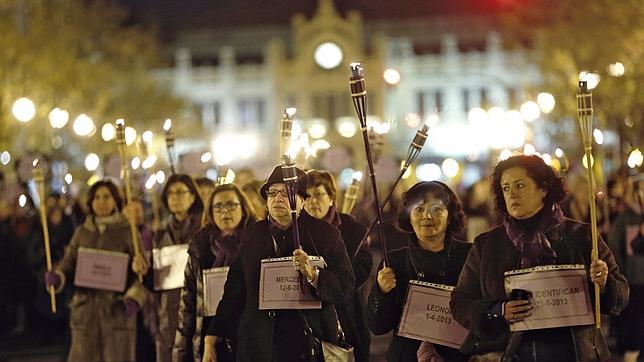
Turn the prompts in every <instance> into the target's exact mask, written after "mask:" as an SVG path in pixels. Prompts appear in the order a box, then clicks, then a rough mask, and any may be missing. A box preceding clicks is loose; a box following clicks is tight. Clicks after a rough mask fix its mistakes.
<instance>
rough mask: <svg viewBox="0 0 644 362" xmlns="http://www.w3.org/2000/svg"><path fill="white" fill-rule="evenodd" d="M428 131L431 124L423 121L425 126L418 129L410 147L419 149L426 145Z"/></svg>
mask: <svg viewBox="0 0 644 362" xmlns="http://www.w3.org/2000/svg"><path fill="white" fill-rule="evenodd" d="M427 131H429V125H427V124H426V123H423V127H422V128H421V129H419V130H418V131H416V135H415V136H414V139H413V140H412V141H411V145H410V147H413V148H415V149H417V150H418V151H420V150H422V149H423V146H425V141H427Z"/></svg>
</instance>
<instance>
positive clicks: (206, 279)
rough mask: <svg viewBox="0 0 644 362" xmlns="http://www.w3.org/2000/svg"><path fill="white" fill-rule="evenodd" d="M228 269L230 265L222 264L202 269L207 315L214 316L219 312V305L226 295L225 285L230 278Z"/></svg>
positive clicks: (205, 311) (205, 312)
mask: <svg viewBox="0 0 644 362" xmlns="http://www.w3.org/2000/svg"><path fill="white" fill-rule="evenodd" d="M228 269H230V267H227V266H222V267H219V268H211V269H206V270H204V271H202V274H203V299H204V301H203V302H204V303H203V304H204V314H205V316H206V317H212V316H214V315H215V314H216V313H217V306H218V305H219V302H220V301H221V298H222V297H223V296H224V285H225V284H226V279H227V278H228Z"/></svg>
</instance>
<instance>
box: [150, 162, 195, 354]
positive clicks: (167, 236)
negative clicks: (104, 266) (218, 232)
mask: <svg viewBox="0 0 644 362" xmlns="http://www.w3.org/2000/svg"><path fill="white" fill-rule="evenodd" d="M161 201H162V203H163V206H165V208H166V209H167V210H168V211H170V215H169V216H168V218H167V219H166V220H165V221H164V223H163V226H162V227H161V230H159V232H158V233H157V235H156V236H155V238H154V242H153V244H154V246H153V249H152V266H153V268H152V269H153V270H152V272H153V273H152V279H153V281H152V282H153V284H154V290H155V293H154V294H155V302H156V309H157V320H158V328H157V333H156V335H155V346H156V360H157V362H163V361H171V360H172V346H174V338H175V334H176V331H177V325H178V311H179V301H180V299H181V288H182V287H183V282H184V280H183V279H184V270H185V265H186V263H187V261H188V240H190V238H191V237H193V236H194V234H195V233H196V232H197V230H199V228H200V227H201V217H202V215H201V214H202V212H203V209H204V206H203V201H202V200H201V197H200V196H199V189H198V188H197V185H196V184H195V182H194V180H193V179H192V177H190V176H188V175H186V174H173V175H171V176H170V177H169V178H168V181H167V182H166V184H165V186H164V187H163V191H162V192H161Z"/></svg>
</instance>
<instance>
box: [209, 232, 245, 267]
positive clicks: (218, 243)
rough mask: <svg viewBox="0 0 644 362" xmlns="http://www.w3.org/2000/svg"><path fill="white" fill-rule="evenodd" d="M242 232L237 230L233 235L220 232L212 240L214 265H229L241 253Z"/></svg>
mask: <svg viewBox="0 0 644 362" xmlns="http://www.w3.org/2000/svg"><path fill="white" fill-rule="evenodd" d="M240 243H241V233H240V232H239V231H238V230H235V233H234V234H233V235H224V234H221V233H220V234H219V236H217V237H215V238H214V240H212V242H211V250H212V253H213V255H214V256H215V261H214V262H213V265H212V267H213V268H216V267H220V266H228V265H230V264H232V262H233V260H234V259H235V258H236V257H237V255H239V244H240Z"/></svg>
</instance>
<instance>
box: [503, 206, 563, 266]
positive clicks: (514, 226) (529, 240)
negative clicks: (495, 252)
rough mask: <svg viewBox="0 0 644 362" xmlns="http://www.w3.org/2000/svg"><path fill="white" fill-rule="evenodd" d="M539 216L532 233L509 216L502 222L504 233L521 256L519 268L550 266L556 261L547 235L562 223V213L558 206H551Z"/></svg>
mask: <svg viewBox="0 0 644 362" xmlns="http://www.w3.org/2000/svg"><path fill="white" fill-rule="evenodd" d="M539 214H541V217H540V218H539V220H536V222H537V224H536V228H535V229H534V230H532V231H527V230H525V229H524V228H523V227H521V226H520V225H519V222H518V221H517V220H516V219H515V218H513V217H511V216H509V215H508V216H507V217H506V218H505V220H503V226H505V231H506V233H507V234H508V236H509V237H510V240H511V241H512V244H514V247H515V248H516V249H517V251H519V254H520V255H521V268H531V267H534V266H537V265H550V264H554V263H555V261H556V259H557V253H556V252H555V251H554V250H553V249H552V246H551V245H550V240H548V237H547V234H549V233H550V231H551V230H553V229H555V228H556V227H557V226H559V225H561V223H563V221H564V215H563V212H562V211H561V208H560V207H559V205H553V206H552V208H551V209H550V210H547V209H544V210H541V211H539Z"/></svg>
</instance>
